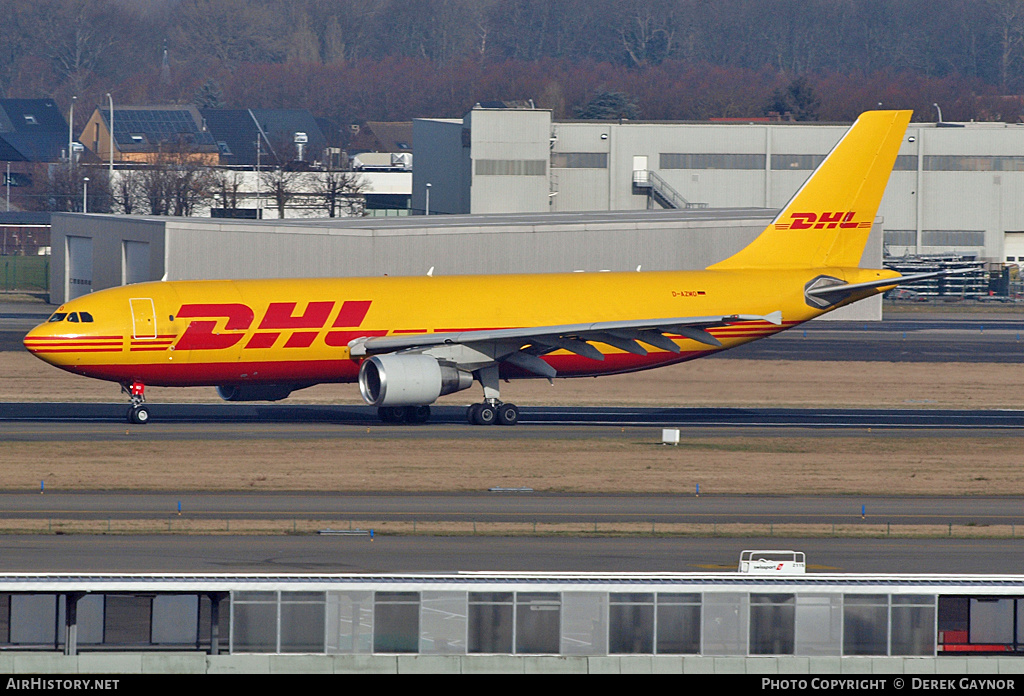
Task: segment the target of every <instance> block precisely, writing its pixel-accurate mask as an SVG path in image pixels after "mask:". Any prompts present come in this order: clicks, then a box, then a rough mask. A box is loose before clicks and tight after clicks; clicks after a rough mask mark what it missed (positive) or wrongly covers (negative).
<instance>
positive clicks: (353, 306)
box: [174, 300, 387, 350]
mask: <svg viewBox="0 0 1024 696" xmlns="http://www.w3.org/2000/svg"><path fill="white" fill-rule="evenodd" d="M371 303H372V302H371V300H347V301H345V302H343V303H342V304H341V309H339V310H338V313H337V315H335V317H334V321H333V322H330V328H331V329H349V330H348V331H344V330H339V331H335V330H331V331H328V332H327V334H326V335H325V336H324V341H325V343H326V344H327V345H328V346H333V347H344V346H347V345H348V343H349V341H351V340H352V339H354V338H359V337H360V336H385V335H387V331H352V330H351V329H353V328H356V327H358V326H360V325H361V324H362V323H363V319H365V318H366V314H367V312H369V311H370V304H371ZM336 304H337V303H336V302H334V301H327V302H310V303H308V304H307V305H306V310H305V311H304V312H303V313H302V314H298V315H297V314H296V313H295V308H296V307H297V306H298V303H297V302H272V303H271V304H270V306H269V307H267V311H266V313H265V314H264V315H263V319H262V320H261V321H260V323H259V325H258V326H257V327H256V331H255V333H253V334H252V336H250V338H249V340H248V341H246V343H245V345H244V346H243V348H244V349H247V348H273V347H274V345H275V344H276V343H277V341H278V339H279V338H280V337H281V334H282V333H284V332H286V331H287V332H290V333H289V336H288V338H287V340H286V341H285V344H284V347H285V348H308V347H309V346H311V345H312V344H313V341H314V340H316V337H317V336H318V335H319V334H320V331H321V330H322V329H323V328H324V327H325V326H327V325H328V322H329V320H330V317H331V314H332V313H333V311H334V307H335V305H336ZM176 318H178V319H191V320H192V321H191V322H190V323H189V325H188V328H187V329H185V333H183V334H182V335H181V338H180V339H178V342H177V343H176V344H175V346H174V347H175V350H224V349H226V348H233V347H234V346H236V345H238V343H239V342H240V341H241V340H242V339H243V338H244V337H245V335H246V334H247V333H248V332H249V329H250V328H251V327H252V325H253V323H254V322H255V320H256V314H255V312H253V310H252V307H249V306H248V305H244V304H241V303H226V304H186V305H182V306H181V309H179V310H178V314H177V316H176ZM222 320H226V321H225V323H224V329H223V331H221V332H216V333H215V330H216V328H217V324H219V323H220V322H221V321H222Z"/></svg>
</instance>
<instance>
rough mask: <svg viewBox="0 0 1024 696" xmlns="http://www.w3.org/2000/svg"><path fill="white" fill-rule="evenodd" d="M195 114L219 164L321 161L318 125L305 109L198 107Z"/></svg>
mask: <svg viewBox="0 0 1024 696" xmlns="http://www.w3.org/2000/svg"><path fill="white" fill-rule="evenodd" d="M199 113H200V115H201V117H202V119H203V122H204V124H205V127H206V129H207V130H208V132H209V133H210V135H211V137H212V138H213V139H214V142H215V143H216V145H217V149H218V152H219V153H220V163H221V164H222V165H226V166H232V165H234V166H247V167H254V166H256V165H257V164H262V165H265V166H268V165H269V166H274V165H279V166H283V165H287V164H291V163H295V162H305V163H307V164H312V163H314V162H320V161H322V160H323V157H324V150H325V149H326V148H327V139H326V138H325V137H324V134H323V131H322V130H321V129H320V125H319V124H318V123H317V121H316V119H315V118H313V115H312V114H311V113H310V112H309V111H307V110H305V109H200V110H199ZM257 146H258V147H259V151H258V152H257Z"/></svg>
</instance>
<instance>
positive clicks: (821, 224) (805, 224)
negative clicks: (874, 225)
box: [775, 210, 871, 230]
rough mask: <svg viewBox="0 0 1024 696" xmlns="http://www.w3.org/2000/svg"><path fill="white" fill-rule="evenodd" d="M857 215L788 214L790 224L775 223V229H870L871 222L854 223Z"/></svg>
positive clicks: (848, 213) (847, 213) (849, 213)
mask: <svg viewBox="0 0 1024 696" xmlns="http://www.w3.org/2000/svg"><path fill="white" fill-rule="evenodd" d="M856 214H857V213H856V212H854V211H852V210H851V211H849V212H846V213H842V212H839V213H820V214H819V213H790V215H789V217H790V218H791V219H792V220H793V221H792V222H777V223H775V227H776V229H780V230H824V229H828V230H831V229H835V228H836V227H839V228H840V229H856V228H858V227H871V222H863V221H862V222H855V221H854V219H853V218H854V216H855V215H856Z"/></svg>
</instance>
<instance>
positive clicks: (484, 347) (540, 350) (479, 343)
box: [349, 311, 782, 378]
mask: <svg viewBox="0 0 1024 696" xmlns="http://www.w3.org/2000/svg"><path fill="white" fill-rule="evenodd" d="M764 321H766V322H769V323H771V324H775V325H776V326H778V325H780V324H781V323H782V313H781V312H778V311H775V312H771V313H770V314H767V315H765V316H761V315H756V314H732V315H717V316H708V317H670V318H665V319H639V320H626V321H604V322H595V323H592V324H562V325H558V326H530V327H523V328H514V329H482V330H477V331H457V332H447V333H423V334H405V335H401V336H379V337H370V338H357V339H355V340H353V341H351V342H350V343H349V349H350V351H351V354H352V356H353V357H361V356H368V355H378V354H381V353H394V352H399V351H405V350H416V349H424V350H427V349H431V348H434V347H438V346H466V347H468V348H471V349H475V350H477V351H480V352H483V353H486V354H488V355H489V356H490V357H491V358H492V359H493V360H495V361H497V362H508V363H511V364H513V365H516V366H518V367H521V368H523V369H524V370H527V371H529V372H533V373H535V374H539V375H542V376H544V377H549V378H550V377H554V376H555V370H554V368H552V367H551V366H550V365H548V364H547V363H545V362H544V361H543V360H541V359H540V358H539V356H540V355H544V354H546V353H550V352H552V351H555V350H567V351H569V352H572V353H575V354H577V355H581V356H583V357H587V358H591V359H593V360H604V355H602V354H601V352H600V351H599V350H598V349H597V348H595V347H594V346H592V345H591V343H592V342H596V343H604V344H607V345H610V346H613V347H615V348H618V349H620V350H624V351H626V352H628V353H633V354H635V355H646V354H647V349H646V348H644V347H643V345H641V344H646V345H648V346H652V347H654V348H660V349H662V350H667V351H671V352H673V353H678V352H680V350H679V346H677V345H676V344H675V343H674V342H673V341H672V340H671V339H670V338H669V336H683V337H685V338H690V339H693V340H695V341H698V342H700V343H704V344H706V345H709V346H714V347H718V346H721V345H722V344H721V342H720V341H719V340H718V339H717V338H715V337H714V336H712V335H711V334H710V333H708V331H707V329H709V328H711V327H715V326H727V325H730V324H743V323H748V322H764Z"/></svg>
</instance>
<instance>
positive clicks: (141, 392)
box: [121, 382, 149, 425]
mask: <svg viewBox="0 0 1024 696" xmlns="http://www.w3.org/2000/svg"><path fill="white" fill-rule="evenodd" d="M121 393H122V394H128V395H129V396H130V397H131V399H132V405H131V406H129V407H128V422H129V423H133V424H136V425H145V424H146V423H148V422H149V408H148V407H147V406H146V405H145V402H146V385H145V384H143V383H142V382H132V383H131V384H130V385H128V384H122V385H121Z"/></svg>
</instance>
